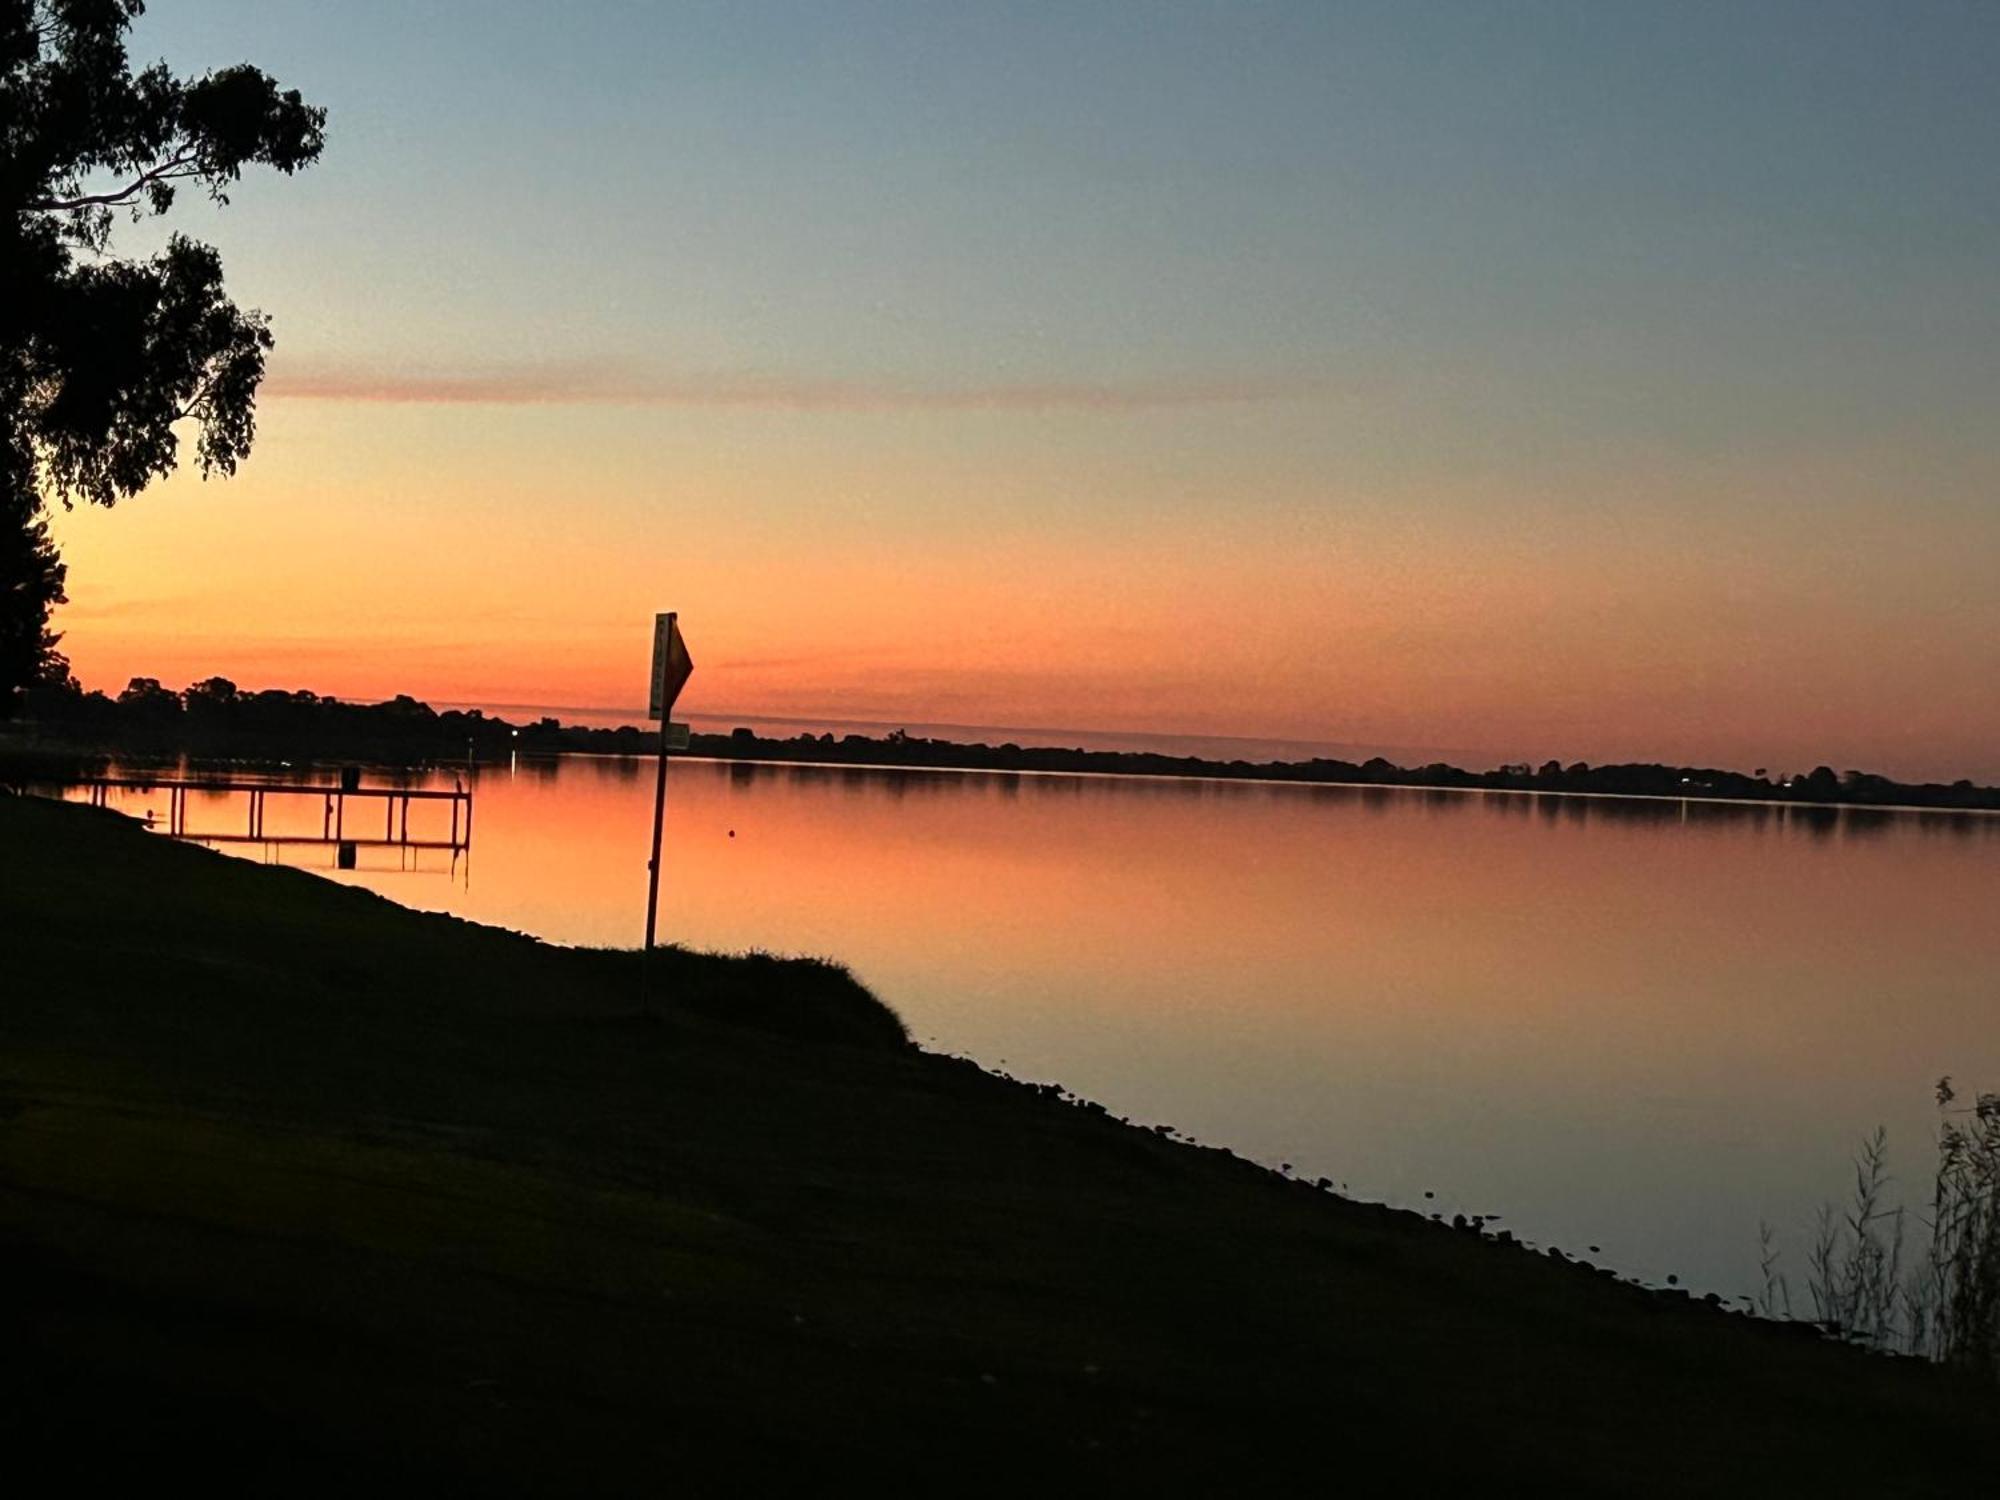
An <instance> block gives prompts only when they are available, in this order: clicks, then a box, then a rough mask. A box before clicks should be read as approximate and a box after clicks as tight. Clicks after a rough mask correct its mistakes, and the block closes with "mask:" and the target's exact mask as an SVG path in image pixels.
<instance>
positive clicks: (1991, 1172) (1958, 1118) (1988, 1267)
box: [1758, 1078, 2000, 1379]
mask: <svg viewBox="0 0 2000 1500" xmlns="http://www.w3.org/2000/svg"><path fill="white" fill-rule="evenodd" d="M1957 1099H1958V1096H1957V1094H1956V1092H1955V1091H1954V1090H1953V1088H1952V1086H1951V1080H1950V1079H1949V1078H1943V1079H1940V1080H1939V1081H1938V1086H1937V1105H1938V1112H1939V1116H1940V1120H1939V1125H1938V1136H1937V1152H1938V1156H1937V1171H1936V1176H1935V1178H1934V1180H1933V1184H1932V1188H1931V1199H1930V1204H1929V1212H1928V1215H1924V1214H1915V1215H1912V1214H1910V1213H1908V1212H1907V1211H1906V1210H1905V1209H1904V1208H1903V1207H1902V1206H1901V1205H1897V1206H1894V1207H1891V1206H1889V1204H1888V1202H1887V1196H1888V1188H1889V1185H1890V1182H1891V1178H1890V1176H1889V1140H1888V1134H1887V1132H1886V1131H1884V1130H1881V1129H1879V1128H1878V1129H1877V1130H1876V1131H1875V1133H1874V1134H1873V1135H1872V1136H1870V1137H1869V1138H1868V1139H1867V1140H1866V1141H1865V1142H1863V1143H1862V1147H1861V1150H1860V1153H1859V1154H1858V1155H1857V1156H1856V1157H1855V1159H1854V1185H1853V1188H1852V1189H1851V1191H1850V1194H1849V1197H1848V1201H1847V1204H1846V1206H1845V1207H1844V1208H1843V1207H1837V1206H1835V1205H1834V1204H1831V1203H1829V1204H1826V1205H1824V1206H1823V1207H1822V1208H1821V1209H1820V1212H1819V1220H1818V1224H1817V1228H1816V1231H1815V1234H1814V1237H1813V1245H1812V1249H1811V1252H1810V1254H1809V1255H1808V1257H1807V1260H1808V1265H1807V1282H1806V1287H1807V1292H1808V1295H1809V1297H1810V1299H1811V1304H1812V1312H1813V1321H1814V1322H1816V1323H1818V1324H1819V1325H1820V1326H1821V1327H1822V1328H1824V1329H1826V1330H1827V1332H1829V1333H1832V1334H1834V1335H1836V1336H1838V1337H1840V1338H1843V1339H1846V1340H1848V1341H1850V1342H1853V1343H1857V1344H1862V1345H1865V1346H1867V1347H1868V1348H1871V1349H1881V1350H1888V1351H1894V1352H1899V1353H1905V1354H1914V1355H1919V1356H1921V1357H1924V1358H1927V1359H1932V1360H1936V1361H1938V1362H1940V1363H1943V1364H1950V1365H1955V1366H1959V1367H1962V1368H1964V1369H1967V1370H1969V1371H1971V1372H1973V1373H1975V1374H1979V1375H1982V1376H1985V1377H1987V1378H1989V1379H1991V1378H1994V1377H1996V1376H2000V1094H1981V1095H1979V1096H1978V1098H1977V1100H1976V1101H1975V1102H1974V1103H1972V1104H1970V1105H1960V1104H1958V1102H1957ZM1912 1218H1915V1219H1916V1220H1917V1225H1918V1228H1919V1230H1920V1231H1921V1232H1922V1236H1923V1241H1924V1248H1923V1250H1922V1251H1921V1253H1920V1254H1919V1255H1917V1256H1915V1257H1914V1258H1912V1257H1910V1256H1909V1254H1908V1249H1909V1244H1910V1241H1911V1239H1912V1237H1913V1236H1912V1234H1911V1226H1910V1221H1911V1219H1912ZM1760 1241H1761V1250H1762V1253H1761V1256H1760V1263H1761V1265H1762V1267H1763V1272H1764V1293H1763V1296H1762V1297H1761V1298H1760V1299H1758V1308H1759V1311H1761V1312H1762V1313H1764V1314H1765V1315H1766V1316H1767V1317H1790V1316H1792V1301H1791V1288H1790V1286H1789V1285H1788V1284H1787V1282H1786V1279H1785V1277H1784V1276H1783V1275H1782V1274H1781V1273H1780V1272H1779V1271H1778V1269H1777V1267H1778V1259H1779V1257H1778V1252H1777V1248H1776V1242H1775V1240H1774V1238H1773V1236H1772V1234H1771V1231H1770V1228H1769V1227H1768V1226H1764V1227H1763V1228H1762V1229H1761V1230H1760Z"/></svg>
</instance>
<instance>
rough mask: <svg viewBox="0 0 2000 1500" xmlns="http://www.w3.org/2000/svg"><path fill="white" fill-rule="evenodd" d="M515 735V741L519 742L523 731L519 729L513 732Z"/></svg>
mask: <svg viewBox="0 0 2000 1500" xmlns="http://www.w3.org/2000/svg"><path fill="white" fill-rule="evenodd" d="M513 734H514V738H515V739H517V740H518V739H519V738H520V737H521V731H520V730H518V729H516V730H515V731H513Z"/></svg>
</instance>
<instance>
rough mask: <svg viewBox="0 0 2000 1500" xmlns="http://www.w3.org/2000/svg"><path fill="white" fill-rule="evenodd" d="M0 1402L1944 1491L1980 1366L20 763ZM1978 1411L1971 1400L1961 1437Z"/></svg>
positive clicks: (483, 1431) (65, 1426)
mask: <svg viewBox="0 0 2000 1500" xmlns="http://www.w3.org/2000/svg"><path fill="white" fill-rule="evenodd" d="M0 937H4V945H5V948H4V955H0V964H3V965H4V967H3V968H0V984H4V986H5V992H4V994H5V998H4V1001H3V1002H0V1274H4V1277H5V1283H4V1284H5V1285H6V1286H7V1287H8V1289H9V1292H8V1297H7V1299H6V1300H5V1302H4V1303H0V1337H4V1339H5V1342H6V1346H7V1348H8V1351H9V1357H8V1358H7V1360H6V1361H5V1364H4V1373H0V1442H4V1443H5V1444H6V1447H7V1449H8V1451H9V1452H10V1454H21V1453H24V1452H32V1453H34V1454H35V1456H36V1458H37V1461H39V1462H41V1463H44V1464H48V1463H56V1464H60V1465H62V1466H63V1467H64V1469H65V1471H66V1472H67V1473H69V1474H70V1475H71V1476H72V1477H76V1476H78V1475H80V1474H84V1473H88V1472H91V1471H97V1472H105V1471H125V1470H130V1471H131V1472H134V1473H145V1474H154V1473H157V1472H158V1471H159V1469H160V1467H161V1466H162V1465H164V1466H166V1467H167V1468H168V1469H172V1468H176V1467H183V1466H185V1467H191V1468H197V1469H200V1470H202V1471H203V1472H205V1473H207V1474H208V1475H209V1476H211V1478H212V1479H213V1480H215V1481H217V1482H219V1483H221V1484H223V1485H224V1487H229V1488H233V1487H235V1486H236V1485H238V1484H241V1483H245V1482H248V1481H249V1480H250V1479H251V1478H252V1476H256V1477H258V1478H260V1479H262V1480H263V1482H266V1483H269V1484H273V1485H275V1486H282V1487H283V1489H284V1490H285V1492H288V1493H296V1492H299V1491H300V1490H305V1489H318V1490H325V1491H333V1490H346V1489H349V1488H351V1487H352V1486H354V1485H355V1484H357V1483H369V1482H375V1483H381V1482H383V1481H385V1479H386V1480H389V1481H393V1482H394V1484H395V1487H396V1488H398V1489H400V1488H406V1487H414V1486H415V1485H416V1484H418V1483H424V1484H426V1485H427V1486H428V1487H431V1488H434V1489H436V1488H442V1489H445V1490H447V1491H449V1490H453V1489H460V1488H462V1489H465V1490H468V1491H473V1492H479V1493H504V1492H537V1491H540V1492H568V1493H579V1492H582V1493H588V1492H627V1491H639V1490H645V1491H649V1492H657V1491H659V1490H660V1489H661V1488H662V1487H663V1486H668V1485H673V1484H676V1483H680V1484H687V1483H690V1482H691V1483H693V1484H695V1485H696V1487H697V1488H705V1489H708V1490H716V1489H724V1488H728V1489H744V1488H749V1487H752V1486H755V1485H759V1484H768V1483H773V1482H777V1481H780V1480H786V1481H794V1482H798V1481H803V1482H806V1483H810V1484H812V1485H814V1486H815V1487H816V1488H823V1487H832V1486H834V1485H836V1484H838V1483H840V1482H841V1481H842V1480H843V1479H845V1478H849V1477H858V1476H866V1477H869V1478H875V1479H891V1480H894V1479H903V1480H908V1481H929V1482H938V1481H947V1482H954V1483H958V1484H962V1485H967V1486H970V1487H974V1488H986V1487H989V1486H991V1485H992V1484H993V1483H995V1482H997V1481H1000V1480H1003V1479H1018V1480H1022V1481H1025V1482H1031V1483H1033V1484H1034V1485H1035V1487H1036V1488H1039V1489H1043V1490H1048V1489H1053V1490H1055V1491H1057V1492H1059V1493H1060V1492H1070V1491H1076V1490H1082V1489H1085V1488H1092V1487H1105V1486H1109V1487H1111V1488H1115V1489H1126V1488H1139V1487H1150V1488H1153V1489H1156V1490H1160V1489H1164V1490H1168V1491H1174V1492H1186V1491H1191V1490H1201V1489H1213V1488H1215V1487H1217V1486H1220V1485H1222V1484H1225V1483H1234V1484H1237V1485H1244V1486H1254V1485H1258V1484H1265V1485H1275V1484H1284V1483H1287V1482H1289V1483H1292V1484H1296V1485H1299V1486H1305V1485H1310V1486H1311V1487H1313V1488H1315V1489H1323V1488H1331V1487H1335V1486H1338V1485H1341V1484H1343V1483H1366V1479H1365V1478H1364V1476H1372V1475H1373V1474H1374V1473H1375V1472H1377V1471H1386V1472H1388V1473H1392V1474H1395V1475H1397V1476H1399V1477H1400V1478H1401V1479H1403V1480H1404V1481H1406V1482H1408V1483H1410V1484H1412V1485H1416V1486H1431V1485H1436V1484H1441V1483H1444V1482H1453V1483H1462V1484H1467V1485H1477V1486H1479V1487H1481V1488H1486V1489H1495V1490H1499V1491H1501V1492H1507V1491H1511V1490H1513V1489H1516V1488H1519V1487H1521V1486H1522V1485H1524V1484H1525V1483H1527V1482H1530V1481H1532V1482H1534V1483H1535V1484H1536V1485H1537V1486H1538V1487H1546V1488H1547V1490H1548V1492H1549V1493H1556V1494H1567V1493H1578V1492H1603V1493H1619V1494H1675V1495H1680V1494H1688V1493H1745V1494H1759V1495H1771V1494H1792V1493H1807V1492H1810V1493H1814V1494H1819V1495H1824V1494H1840V1493H1853V1492H1859V1491H1860V1490H1861V1489H1863V1488H1864V1487H1865V1488H1867V1489H1868V1490H1869V1491H1870V1492H1872V1493H1878V1494H1879V1493H1910V1494H1917V1493H1925V1494H1930V1493H1936V1492H1937V1491H1938V1489H1939V1487H1940V1486H1942V1485H1943V1484H1946V1483H1950V1482H1953V1481H1959V1482H1964V1483H1967V1484H1968V1485H1970V1484H1972V1483H1975V1482H1978V1481H1980V1480H1982V1479H1983V1478H1984V1477H1985V1476H1984V1475H1983V1474H1982V1473H1981V1472H1980V1471H1981V1470H1982V1469H1984V1468H1986V1467H1988V1466H1989V1464H1988V1460H1989V1457H1990V1451H1991V1434H1992V1431H1993V1428H1992V1426H1991V1422H1992V1418H1993V1416H1994V1414H1995V1413H1994V1408H1993V1406H1992V1398H1991V1395H1990V1393H1988V1392H1984V1391H1980V1390H1977V1389H1974V1388H1971V1387H1968V1386H1963V1385H1960V1384H1958V1383H1956V1382H1954V1381H1952V1380H1951V1379H1950V1378H1949V1377H1948V1376H1946V1375H1944V1374H1942V1373H1941V1372H1939V1371H1936V1370H1933V1369H1930V1368H1927V1367H1923V1366H1919V1365H1916V1364H1914V1363H1909V1362H1892V1361H1888V1360H1885V1359H1881V1358H1875V1357H1870V1356H1866V1355H1863V1354H1860V1353H1858V1352H1856V1351H1853V1350H1848V1349H1842V1348H1838V1347H1834V1346H1831V1345H1828V1344H1825V1343H1822V1342H1819V1341H1816V1340H1813V1339H1811V1338H1808V1337H1803V1336H1801V1335H1799V1334H1797V1333H1795V1332H1786V1331H1782V1330H1779V1329H1776V1328H1773V1327H1769V1326H1764V1325H1757V1324H1753V1323H1750V1322H1748V1321H1747V1320H1744V1319H1741V1318H1733V1317H1728V1316H1725V1315H1723V1314H1721V1313H1718V1312H1714V1311H1712V1310H1710V1309H1708V1308H1705V1307H1702V1306H1700V1305H1698V1304H1693V1303H1689V1302H1686V1301H1684V1300H1672V1299H1664V1298H1659V1297H1654V1296H1651V1295H1648V1294H1645V1293H1642V1292H1639V1291H1637V1290H1635V1289H1632V1288H1629V1287H1624V1286H1620V1285H1617V1284H1614V1283H1612V1282H1610V1281H1609V1280H1607V1279H1605V1278H1602V1277H1599V1276H1594V1275H1592V1274H1590V1273H1589V1272H1587V1271H1584V1270H1581V1269H1578V1268H1576V1267H1573V1266H1570V1265H1565V1264H1559V1263H1556V1262H1554V1261H1551V1260H1548V1259H1545V1258H1541V1257H1536V1256H1533V1255H1530V1254H1528V1253H1527V1252H1525V1251H1521V1250H1516V1249H1512V1248H1508V1247H1503V1246H1499V1245H1495V1244H1492V1243H1490V1242H1488V1241H1485V1240H1482V1239H1480V1238H1478V1237H1477V1236H1474V1235H1471V1234H1466V1233H1461V1232H1454V1231H1451V1230H1448V1229H1444V1228H1440V1227H1438V1226H1435V1225H1431V1224H1428V1223H1426V1222H1424V1221H1422V1220H1421V1219H1419V1218H1417V1217H1416V1216H1414V1215H1407V1214H1400V1213H1394V1212H1391V1211H1388V1210H1384V1209H1379V1208H1373V1207H1368V1206H1364V1205H1358V1204H1353V1203H1349V1202H1346V1201H1343V1200H1340V1199H1338V1198H1335V1197H1332V1196H1330V1195H1327V1194H1324V1193H1320V1192H1317V1191H1315V1190H1313V1189H1311V1188H1308V1187H1306V1186H1303V1185H1301V1184H1296V1183H1291V1182H1287V1181H1284V1180H1282V1179H1279V1178H1276V1177H1274V1176H1273V1175H1271V1174H1269V1173H1266V1172H1263V1171H1261V1170H1259V1169H1256V1168H1254V1167H1251V1166H1249V1165H1248V1164H1245V1163H1243V1162H1240V1161H1237V1160H1235V1159H1233V1158H1231V1157H1229V1156H1227V1155H1226V1154H1224V1153H1221V1152H1215V1151H1204V1150H1200V1149H1198V1148H1194V1147H1189V1146H1185V1145H1180V1144H1176V1143H1174V1142H1171V1141H1167V1140H1164V1139H1161V1138H1160V1137H1158V1136H1155V1135H1153V1134H1151V1133H1148V1132H1144V1131H1141V1130H1138V1129H1135V1128H1131V1127H1127V1126H1124V1125H1121V1124H1120V1123H1118V1122H1117V1121H1115V1120H1111V1119H1108V1118H1106V1117H1105V1116H1104V1115H1102V1114H1101V1113H1094V1112H1091V1111H1089V1110H1086V1109H1082V1108H1078V1107H1075V1106H1072V1105H1069V1104H1065V1103H1063V1102H1060V1101H1059V1100H1057V1099H1055V1098H1052V1097H1050V1096H1048V1095H1047V1094H1045V1093H1042V1092H1039V1091H1037V1090H1034V1089H1031V1088H1029V1087H1026V1086H1023V1085H1019V1084H1014V1083H1010V1082H1007V1081H1005V1080H1002V1079H997V1078H994V1077H991V1076H989V1075H987V1074H985V1073H983V1072H981V1071H980V1070H979V1069H977V1068H976V1067H973V1066H972V1065H970V1064H967V1063H963V1062H955V1061H951V1060H947V1059H942V1058H938V1057H934V1056H929V1055H926V1054H923V1053H921V1052H919V1051H917V1050H915V1049H913V1048H911V1047H909V1046H908V1045H907V1044H906V1043H905V1042H904V1040H903V1038H902V1034H901V1029H900V1027H899V1026H897V1024H896V1023H895V1021H894V1018H893V1017H892V1016H890V1015H889V1014H888V1013H887V1012H886V1011H885V1010H883V1009H882V1008H881V1007H880V1006H878V1005H877V1004H876V1003H875V1002H874V1001H873V1000H872V999H871V998H870V997H869V996H868V995H866V994H865V993H864V992H863V991H861V990H860V988H859V987H858V986H856V985H855V984H854V983H853V982H852V981H851V980H850V979H848V978H847V976H845V975H844V974H843V973H841V972H840V971H839V970H837V969H834V968H830V967H827V966H824V965H817V964H806V963H783V962H778V961H775V960H726V959H715V958H707V957H700V956H695V955H687V954H678V953H673V954H668V955H666V956H665V959H664V960H663V961H662V962H661V963H660V965H659V976H658V977H659V980H660V983H659V984H658V986H657V989H656V993H657V994H658V995H659V996H660V997H661V998H662V1003H661V1004H660V1005H659V1006H658V1007H657V1010H658V1013H657V1014H655V1015H652V1016H646V1015H641V1014H637V1013H636V1009H635V1007H636V1000H637V986H638V974H637V967H636V959H635V958H634V956H633V955H629V954H602V953H583V952H575V951H569V950H562V949H555V948H550V947H547V946H544V945H541V944H538V943H535V942H533V941H531V940H529V939H527V938H524V937H520V936H517V935H513V934H508V933H504V932H499V931H496V930H493V929H489V928H481V927H477V926H473V925H471V924H467V923H464V922H460V921H456V920H454V919H451V918H446V917H438V916H429V915H422V914H417V913H412V912H408V911H405V910H403V909H401V908H398V907H396V906H394V905H392V904H390V903H388V902H385V901H382V900H380V899H378V898H376V897H374V896H371V895H368V894H366V893H363V892H359V891H354V890H349V889H343V888H340V887H337V886H334V885H331V884H329V883H327V882H325V881H322V880H319V879H317V878H316V877H313V876H310V875H307V874H303V873H299V872H293V871H284V870H267V869H259V868H256V867H254V866H252V865H249V864H247V863H243V862H239V861H232V860H226V859H223V858H221V857H219V856H216V855H212V854H209V853H207V852H205V851H202V850H197V849H193V848H188V847H185V846H179V845H174V844H170V843H168V842H166V841H164V840H161V839H157V838H153V837H150V836H148V835H145V834H143V833H141V832H140V831H139V830H138V829H136V828H135V827H134V826H133V825H131V824H129V823H128V822H125V821H124V820H121V819H119V818H116V817H114V816H112V815H110V814H104V813H93V812H91V811H89V810H87V809H80V808H76V807H64V806H58V805H54V804H49V803H42V802H34V801H28V800H21V799H10V798H5V797H0ZM1969 1433H1976V1434H1980V1435H1981V1436H1980V1438H1979V1439H1978V1440H1977V1441H1973V1442H1968V1439H1967V1435H1968V1434H1969Z"/></svg>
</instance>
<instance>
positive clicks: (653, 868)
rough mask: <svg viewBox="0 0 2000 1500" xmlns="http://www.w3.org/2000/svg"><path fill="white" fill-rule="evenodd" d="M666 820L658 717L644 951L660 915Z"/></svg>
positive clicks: (663, 742) (663, 736)
mask: <svg viewBox="0 0 2000 1500" xmlns="http://www.w3.org/2000/svg"><path fill="white" fill-rule="evenodd" d="M666 822H667V720H666V717H665V716H664V715H662V716H661V718H660V774H659V777H658V779H657V780H656V781H655V782H654V783H653V858H652V860H651V862H650V863H648V864H647V866H646V868H647V869H648V870H649V871H650V872H651V876H650V878H649V879H648V880H647V882H646V952H647V953H648V954H650V953H651V952H652V951H653V934H654V932H655V931H656V930H657V927H658V922H659V917H660V834H661V832H662V831H663V830H664V829H665V827H666Z"/></svg>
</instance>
